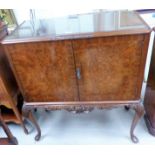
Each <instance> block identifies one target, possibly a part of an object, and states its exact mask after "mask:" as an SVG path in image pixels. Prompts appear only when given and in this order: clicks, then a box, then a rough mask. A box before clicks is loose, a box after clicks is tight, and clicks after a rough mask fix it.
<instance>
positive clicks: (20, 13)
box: [13, 8, 92, 24]
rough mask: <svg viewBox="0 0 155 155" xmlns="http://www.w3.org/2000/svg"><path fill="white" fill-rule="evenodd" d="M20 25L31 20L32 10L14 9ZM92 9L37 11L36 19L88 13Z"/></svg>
mask: <svg viewBox="0 0 155 155" xmlns="http://www.w3.org/2000/svg"><path fill="white" fill-rule="evenodd" d="M13 11H14V13H15V16H16V19H17V22H18V24H21V23H22V22H23V21H24V20H29V19H30V9H14V10H13ZM90 11H92V9H85V8H84V9H82V8H81V9H60V10H59V9H57V8H55V9H46V10H45V9H35V16H36V18H44V19H45V18H52V17H58V16H65V15H70V14H78V13H86V12H90Z"/></svg>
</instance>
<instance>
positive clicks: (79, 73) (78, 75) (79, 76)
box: [76, 68, 81, 80]
mask: <svg viewBox="0 0 155 155" xmlns="http://www.w3.org/2000/svg"><path fill="white" fill-rule="evenodd" d="M76 76H77V78H78V80H80V79H81V70H80V68H77V69H76Z"/></svg>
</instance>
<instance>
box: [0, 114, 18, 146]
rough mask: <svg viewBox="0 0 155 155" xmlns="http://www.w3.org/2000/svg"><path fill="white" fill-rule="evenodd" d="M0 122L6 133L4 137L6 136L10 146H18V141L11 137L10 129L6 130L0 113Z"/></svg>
mask: <svg viewBox="0 0 155 155" xmlns="http://www.w3.org/2000/svg"><path fill="white" fill-rule="evenodd" d="M0 122H1V125H2V127H3V129H4V131H5V133H6V135H7V136H8V139H9V140H10V142H11V144H14V145H17V144H18V141H17V139H16V138H15V137H14V136H13V135H12V133H11V131H10V129H9V128H8V126H7V125H6V124H5V122H4V120H3V118H2V115H1V113H0Z"/></svg>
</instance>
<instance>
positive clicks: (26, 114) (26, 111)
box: [22, 105, 41, 141]
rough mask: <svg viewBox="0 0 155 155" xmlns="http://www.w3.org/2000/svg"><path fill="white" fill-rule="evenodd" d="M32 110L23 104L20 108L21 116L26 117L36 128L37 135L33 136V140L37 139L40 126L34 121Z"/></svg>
mask: <svg viewBox="0 0 155 155" xmlns="http://www.w3.org/2000/svg"><path fill="white" fill-rule="evenodd" d="M32 110H33V109H31V108H30V107H27V106H26V105H24V106H23V108H22V112H23V116H24V117H25V118H27V119H28V120H30V121H31V123H32V124H33V125H34V126H35V127H36V129H37V135H36V136H35V140H36V141H38V140H39V139H40V137H41V130H40V127H39V125H38V123H37V121H36V119H35V118H34V116H33V114H32Z"/></svg>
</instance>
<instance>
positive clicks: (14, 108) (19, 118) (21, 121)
mask: <svg viewBox="0 0 155 155" xmlns="http://www.w3.org/2000/svg"><path fill="white" fill-rule="evenodd" d="M10 105H11V107H12V109H13V111H14V113H15V115H16V117H17V118H18V120H19V121H20V124H21V126H22V128H23V129H24V132H25V133H26V134H28V131H27V129H26V127H25V125H24V122H23V119H22V116H21V114H20V113H19V111H18V109H17V107H16V106H15V105H12V102H10Z"/></svg>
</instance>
